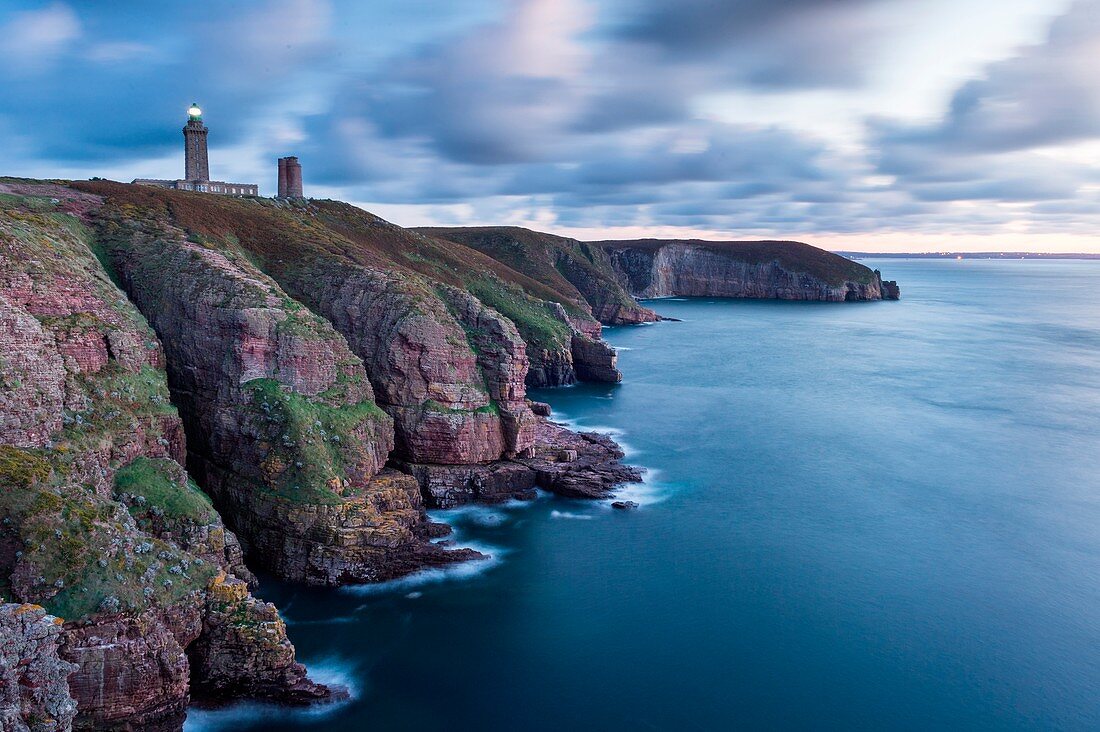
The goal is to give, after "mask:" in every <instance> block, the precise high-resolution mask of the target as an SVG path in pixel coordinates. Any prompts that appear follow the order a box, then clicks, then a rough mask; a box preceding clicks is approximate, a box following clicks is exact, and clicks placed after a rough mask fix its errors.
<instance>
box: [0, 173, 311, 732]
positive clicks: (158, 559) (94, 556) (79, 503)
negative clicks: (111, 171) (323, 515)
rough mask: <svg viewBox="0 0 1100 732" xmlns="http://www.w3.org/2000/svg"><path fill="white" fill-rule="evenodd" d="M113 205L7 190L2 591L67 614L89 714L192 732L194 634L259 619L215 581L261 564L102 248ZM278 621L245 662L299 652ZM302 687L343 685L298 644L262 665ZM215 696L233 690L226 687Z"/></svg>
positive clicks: (62, 191) (77, 693)
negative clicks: (196, 453) (225, 596)
mask: <svg viewBox="0 0 1100 732" xmlns="http://www.w3.org/2000/svg"><path fill="white" fill-rule="evenodd" d="M97 203H98V202H97V201H96V200H95V199H93V198H91V197H88V196H85V195H83V194H80V193H77V192H75V191H72V190H70V189H67V188H62V187H60V186H53V185H31V184H27V185H16V184H11V183H8V184H4V185H3V190H2V191H0V344H2V346H3V348H2V353H0V385H2V387H3V388H2V389H0V514H2V516H3V519H2V522H0V597H5V598H8V599H10V600H14V601H18V602H22V603H34V604H37V605H41V606H43V607H44V608H45V610H46V611H48V612H50V613H52V614H54V615H56V616H58V617H59V618H63V620H60V619H59V620H58V621H56V623H57V624H58V625H57V627H58V635H57V638H56V641H57V646H58V649H59V650H58V654H59V657H60V658H62V659H64V660H65V662H66V663H71V664H72V667H71V670H72V674H71V676H70V677H69V690H70V694H71V698H72V699H74V700H75V702H76V716H75V720H74V725H75V727H77V728H95V729H115V728H118V729H122V728H126V729H132V728H135V726H138V727H141V728H143V729H155V728H157V727H159V726H161V725H166V727H165V728H171V729H175V728H178V726H179V722H180V720H181V719H182V714H183V712H184V709H185V708H186V706H187V703H188V700H189V698H190V663H189V660H188V657H187V649H188V647H189V646H191V645H192V644H193V643H194V642H195V641H196V640H197V639H199V638H203V637H205V638H206V639H207V641H208V642H210V643H217V642H219V638H218V637H217V636H218V634H225V633H232V632H236V629H237V627H238V626H240V625H242V624H243V625H244V626H247V625H249V624H250V623H251V622H252V619H251V616H250V612H248V611H246V612H242V613H240V614H239V615H236V616H235V617H234V618H233V620H232V622H231V623H229V624H223V625H221V626H218V627H213V626H211V627H209V628H207V627H204V619H205V618H206V617H207V616H208V615H209V613H208V611H207V609H206V607H207V598H208V596H209V594H210V592H211V587H212V583H213V581H214V580H215V579H216V577H218V576H221V575H223V574H225V573H227V572H234V571H240V572H242V573H243V574H245V575H246V576H249V575H247V571H246V570H243V567H242V565H241V563H240V559H241V554H240V550H239V547H238V544H237V541H236V538H235V537H234V536H233V535H232V534H231V533H230V532H228V531H227V530H226V529H225V527H224V526H223V525H222V523H221V519H220V518H219V517H218V515H217V514H216V513H215V512H214V510H213V509H212V508H211V506H210V501H209V499H208V498H207V497H206V496H205V495H203V494H202V493H201V492H200V491H199V490H198V488H196V487H195V486H194V484H193V483H190V482H189V481H188V480H187V477H186V474H185V472H184V470H183V468H182V467H181V465H180V463H181V462H182V460H183V459H184V455H185V452H186V445H185V437H184V430H183V428H182V424H181V420H180V417H179V414H178V413H177V411H176V408H175V407H174V406H173V404H172V403H171V401H170V399H169V391H168V388H167V383H166V377H165V372H164V363H165V353H164V351H163V349H162V347H161V344H160V343H159V341H158V340H157V337H156V335H155V334H154V332H153V330H152V329H151V328H150V327H149V326H148V325H147V324H146V323H145V321H144V320H143V318H142V317H141V315H140V314H139V313H138V312H137V310H136V309H135V308H134V307H133V306H132V305H131V304H130V302H129V301H128V300H127V299H126V297H125V295H124V294H123V293H122V292H121V291H120V290H119V289H118V288H117V287H116V286H115V285H114V284H113V283H112V282H111V280H110V279H109V277H108V275H107V273H106V271H105V270H104V269H103V267H102V266H101V264H100V262H99V261H98V260H97V259H96V257H95V256H94V255H93V253H92V250H91V247H90V246H89V244H90V243H92V242H93V236H92V233H91V231H90V230H89V229H88V228H87V227H86V226H85V225H84V224H83V223H82V222H81V219H80V216H82V215H84V214H85V213H86V212H87V211H88V210H89V209H90V208H91V207H94V206H95V205H97ZM225 576H229V575H225ZM24 607H26V606H24ZM51 622H52V621H51ZM23 630H24V631H25V630H26V629H25V628H24V629H23ZM273 631H274V632H272V633H269V634H267V635H265V636H263V637H254V638H253V639H252V643H251V644H250V645H242V646H241V663H242V665H243V666H244V667H247V666H248V665H249V663H250V659H251V658H252V657H253V656H255V657H263V656H264V655H265V654H267V653H268V650H267V649H268V648H269V647H270V646H271V645H272V644H275V645H279V646H281V647H288V648H289V642H288V641H287V639H286V636H285V633H283V632H282V631H281V629H280V628H278V627H276V628H274V629H273ZM25 635H26V634H25V633H24V636H25ZM52 643H53V641H52V640H51V641H50V644H49V645H50V648H45V647H43V648H42V649H41V650H42V653H43V654H45V656H44V659H45V660H43V662H42V671H43V673H45V672H46V671H47V670H48V669H49V668H50V667H51V664H52V663H53V662H52V661H50V660H49V658H50V655H49V654H50V653H52V650H51V649H52ZM5 648H7V645H6V644H5ZM57 668H59V669H65V668H70V667H69V666H67V665H65V664H60V665H57ZM42 683H43V684H45V683H46V682H45V681H43V682H42ZM300 688H304V689H310V690H312V693H313V694H314V695H315V696H319V697H324V696H327V695H328V694H329V691H328V690H327V689H326V688H325V687H323V686H319V685H317V684H313V683H312V682H310V681H308V679H307V678H306V676H305V670H304V669H303V668H302V667H301V666H300V665H297V664H294V663H293V654H292V653H291V654H290V658H289V661H288V663H286V664H284V665H283V666H282V667H281V668H275V667H274V666H273V665H270V664H269V665H267V666H262V665H260V666H258V667H257V673H256V683H255V685H254V686H253V687H252V689H251V691H254V692H256V693H255V695H258V696H268V697H274V698H283V697H284V696H287V697H288V698H293V695H294V694H295V693H297V690H298V689H300ZM210 693H211V694H213V695H218V696H222V695H223V693H222V689H221V688H220V687H219V686H218V685H217V684H215V685H214V686H213V687H212V688H211V689H210ZM233 693H234V690H233V689H231V688H230V689H225V690H224V695H232V694H233ZM55 697H56V695H55V694H53V692H49V691H48V690H46V689H45V688H43V690H42V696H41V698H38V697H37V696H36V697H34V698H32V699H30V700H29V701H25V702H24V712H27V713H29V714H32V715H33V714H37V712H35V711H34V710H35V709H37V707H36V706H35V705H46V706H48V707H50V708H51V709H53V710H54V711H53V712H50V714H52V715H53V718H54V719H59V718H61V717H60V715H61V711H62V710H61V706H63V705H61V702H57V703H54V702H53V701H50V698H55ZM28 705H29V706H28ZM59 705H61V706H59ZM28 710H30V711H29V712H28ZM24 718H28V717H27V715H26V714H24ZM34 718H35V719H38V717H37V716H36V717H34ZM36 724H37V722H36ZM45 728H48V727H45ZM58 728H59V729H64V728H67V725H66V724H65V723H63V722H62V723H60V726H59V727H58Z"/></svg>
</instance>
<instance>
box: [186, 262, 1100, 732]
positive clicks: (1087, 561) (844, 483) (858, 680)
mask: <svg viewBox="0 0 1100 732" xmlns="http://www.w3.org/2000/svg"><path fill="white" fill-rule="evenodd" d="M865 263H866V264H868V265H869V266H871V267H877V268H880V269H881V270H882V272H883V276H884V277H886V278H888V279H896V280H897V281H898V282H899V284H900V286H901V291H902V299H901V300H900V301H898V302H868V303H803V302H779V301H749V300H717V299H682V298H666V299H659V300H652V301H649V302H648V305H649V306H650V307H652V308H654V309H655V310H656V311H657V312H659V313H661V314H662V315H665V316H667V317H669V318H675V319H676V320H675V321H671V320H670V321H665V322H661V323H656V324H651V325H645V326H631V327H618V328H608V329H606V332H605V333H606V338H607V340H608V341H609V342H610V343H611V344H613V345H614V346H616V347H617V349H618V351H619V364H620V368H621V370H622V372H623V376H624V378H623V383H622V384H620V385H604V384H583V385H578V386H573V387H567V388H561V389H551V390H539V391H537V392H535V393H533V394H532V395H531V396H532V397H533V398H536V399H540V400H544V401H547V402H549V403H550V404H551V405H552V406H553V408H554V414H555V418H556V419H558V420H561V421H564V422H566V423H568V424H570V425H573V426H574V427H576V428H577V429H583V430H594V431H598V432H603V433H607V434H610V435H612V436H613V437H614V438H615V439H616V440H618V441H619V442H620V443H621V444H622V446H623V448H624V449H625V451H626V453H627V460H628V461H629V462H631V463H633V464H636V465H640V466H643V467H644V468H646V469H647V474H646V479H645V482H644V483H641V484H638V485H633V486H628V487H626V488H624V490H623V491H622V493H621V497H622V498H624V499H627V500H632V501H635V502H636V503H638V504H639V506H638V508H637V509H635V510H627V511H622V510H615V509H613V508H611V506H610V503H609V502H606V501H605V502H584V501H574V500H565V499H561V498H557V497H554V496H551V495H540V496H539V497H538V498H537V499H536V500H534V501H530V502H523V503H521V502H514V503H509V504H505V505H499V506H474V507H464V508H460V509H455V510H450V511H439V512H435V514H434V515H435V516H436V517H437V518H438V519H440V520H444V521H447V522H449V523H451V524H452V525H454V527H455V537H454V538H455V540H456V541H457V542H458V543H459V544H461V545H464V546H472V547H475V548H477V549H479V550H481V551H483V552H485V553H486V554H488V555H490V556H491V558H490V559H488V560H485V561H483V562H476V563H470V564H465V565H461V566H459V567H456V568H453V569H449V570H446V571H440V570H435V571H428V572H424V573H422V574H419V575H414V576H412V577H409V578H406V579H403V580H400V581H396V582H390V583H387V584H384V585H378V586H367V587H352V588H342V589H332V590H323V589H313V588H303V587H297V586H293V585H287V584H283V583H279V582H277V581H275V580H273V579H265V580H263V582H262V585H261V589H260V591H259V594H260V595H261V596H262V597H263V598H264V599H267V600H271V601H274V602H276V603H277V604H278V606H279V607H280V609H281V611H282V613H283V616H284V617H285V619H286V621H287V623H288V629H289V633H290V637H291V639H292V640H293V641H294V643H295V645H296V646H297V649H298V655H299V659H300V660H302V661H303V662H304V663H305V664H306V665H307V666H308V667H309V669H310V671H311V673H312V674H313V675H314V677H315V678H318V679H321V680H325V681H329V682H333V683H339V684H344V685H346V686H347V687H348V688H349V689H350V690H351V699H350V700H349V701H346V702H343V703H339V704H333V705H328V706H323V707H319V708H312V709H308V710H291V709H286V708H280V707H274V706H268V705H262V704H241V705H235V706H231V707H228V708H224V709H219V710H197V709H193V710H192V711H191V713H190V714H189V717H188V720H187V727H186V729H187V730H188V732H200V731H201V732H206V731H208V730H233V731H234V732H244V731H245V730H261V729H262V730H269V731H270V730H288V731H289V730H329V729H339V730H525V731H538V730H570V731H572V732H579V731H581V730H676V731H681V730H730V729H766V730H775V729H792V730H833V729H835V730H1052V729H1058V730H1097V729H1100V262H1096V261H1065V260H1059V261H1037V260H1028V261H1016V260H1014V261H1001V260H926V259H912V260H897V259H890V260H885V259H884V260H881V261H874V260H869V261H866V262H865Z"/></svg>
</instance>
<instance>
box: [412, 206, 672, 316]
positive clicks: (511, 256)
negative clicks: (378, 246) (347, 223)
mask: <svg viewBox="0 0 1100 732" xmlns="http://www.w3.org/2000/svg"><path fill="white" fill-rule="evenodd" d="M416 231H420V232H422V233H425V234H428V235H430V236H436V237H440V238H442V239H447V240H448V241H453V242H456V243H459V244H464V245H466V246H468V247H472V248H473V249H476V250H478V251H479V252H482V253H484V254H486V255H488V256H490V257H492V258H494V259H496V260H498V261H500V262H502V263H503V264H506V265H508V266H509V267H511V268H512V269H514V270H516V271H517V272H522V273H523V274H525V275H527V276H528V277H530V278H531V279H533V280H536V281H537V282H539V283H541V284H542V285H545V286H546V287H548V288H550V289H551V290H552V291H553V292H554V293H555V294H556V295H557V297H556V298H555V299H556V301H558V302H562V303H569V304H571V305H575V306H576V308H575V310H576V311H577V312H578V313H580V314H581V315H582V317H583V316H585V315H587V316H591V317H592V318H595V319H596V320H598V321H599V322H601V323H603V324H604V325H630V324H634V323H650V322H654V321H656V320H659V317H658V316H657V314H656V313H654V312H653V311H652V310H650V309H649V308H645V307H642V306H641V305H639V304H638V303H637V302H636V301H635V300H634V298H633V297H631V296H630V294H629V293H627V292H626V291H625V290H624V289H623V288H622V286H621V284H620V283H619V281H618V279H617V278H616V276H615V272H614V270H613V268H612V265H611V260H610V258H609V257H608V255H607V252H605V251H604V250H603V249H602V248H600V247H594V246H591V245H589V244H586V243H584V242H580V241H577V240H576V239H568V238H566V237H562V236H555V235H554V234H545V233H542V232H538V231H531V230H530V229H523V228H520V227H518V226H472V227H458V228H422V229H416Z"/></svg>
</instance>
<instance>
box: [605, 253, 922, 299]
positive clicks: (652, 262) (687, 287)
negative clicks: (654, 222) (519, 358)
mask: <svg viewBox="0 0 1100 732" xmlns="http://www.w3.org/2000/svg"><path fill="white" fill-rule="evenodd" d="M595 245H597V246H599V247H601V248H602V249H604V250H605V251H606V252H607V253H608V255H609V257H610V259H611V263H612V266H613V267H614V269H615V272H616V274H617V275H618V277H619V279H620V281H621V282H622V283H623V284H624V286H625V287H627V289H629V290H630V292H631V293H632V294H633V295H635V296H636V297H666V296H670V295H678V296H682V297H731V298H758V299H778V300H822V301H830V302H844V301H853V300H882V299H893V300H896V299H898V297H900V290H899V288H898V287H897V283H895V282H886V283H884V282H883V281H882V278H881V275H880V274H879V273H878V272H877V271H874V270H871V269H868V268H867V267H864V266H863V265H861V264H858V263H856V262H853V261H851V260H848V259H845V258H844V257H841V256H839V255H836V254H832V253H830V252H826V251H824V250H821V249H817V248H816V247H811V246H809V245H808V244H801V243H798V242H703V241H661V240H643V241H633V242H629V241H621V242H620V241H605V242H595Z"/></svg>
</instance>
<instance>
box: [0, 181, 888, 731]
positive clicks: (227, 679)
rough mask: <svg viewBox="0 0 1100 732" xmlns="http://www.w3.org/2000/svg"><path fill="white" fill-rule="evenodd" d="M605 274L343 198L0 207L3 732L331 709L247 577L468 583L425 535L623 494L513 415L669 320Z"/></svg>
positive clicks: (545, 426)
mask: <svg viewBox="0 0 1100 732" xmlns="http://www.w3.org/2000/svg"><path fill="white" fill-rule="evenodd" d="M440 237H444V238H440ZM464 242H465V243H464ZM802 246H804V245H802ZM811 249H812V248H811ZM815 251H820V250H815ZM814 256H818V255H816V254H815V255H814ZM830 256H831V255H830ZM617 257H618V255H617V254H616V250H615V248H614V247H610V246H608V245H606V244H586V243H582V242H577V241H575V240H570V239H564V238H561V237H553V236H551V235H544V234H538V233H537V232H529V231H527V230H522V229H514V228H505V229H503V230H498V229H484V230H476V231H473V232H472V233H471V232H467V231H465V230H446V231H433V230H422V231H412V230H407V229H402V228H401V227H398V226H395V225H393V224H390V223H389V222H386V221H383V220H382V219H379V218H377V217H374V216H372V215H370V214H368V213H366V212H364V211H362V210H360V209H357V208H354V207H352V206H348V205H346V204H342V203H339V202H335V201H304V200H296V201H289V200H270V199H254V198H253V199H249V198H231V197H218V196H204V195H202V194H194V193H188V192H181V191H170V190H163V189H156V188H149V187H137V186H127V185H122V184H117V183H111V182H106V181H87V182H79V183H72V184H67V183H63V182H46V181H17V180H12V179H4V180H0V348H2V350H0V387H2V389H0V514H2V521H0V649H2V653H0V662H2V663H0V722H2V723H3V726H4V729H5V730H7V729H13V730H33V731H34V732H39V731H45V730H67V729H103V730H132V729H150V730H178V729H179V727H180V724H181V722H182V719H183V717H184V715H185V714H186V709H187V707H188V705H189V704H191V703H193V702H194V703H202V704H223V703H226V702H231V701H235V700H240V699H258V700H264V701H269V702H276V703H282V704H292V705H301V704H313V703H318V702H329V701H334V700H337V699H339V698H341V696H342V694H343V693H344V692H343V691H342V690H340V689H335V688H329V687H327V686H325V685H323V684H320V683H317V682H316V681H314V680H311V679H310V678H309V675H308V673H307V671H306V669H305V668H304V667H303V666H302V665H301V664H300V663H298V662H297V660H296V658H295V651H294V647H293V645H292V643H291V642H290V640H289V638H288V636H287V631H286V625H285V623H284V622H283V620H282V619H281V618H280V616H279V612H278V609H277V608H276V607H275V606H274V605H272V604H270V603H267V602H264V601H263V600H261V599H259V598H257V597H256V596H255V595H254V594H253V591H255V590H257V589H258V588H257V586H256V580H255V577H254V575H253V574H252V571H251V570H250V569H249V568H250V567H252V568H256V569H260V568H262V569H264V570H266V571H268V572H270V573H272V574H273V575H274V576H276V577H278V578H280V579H282V580H286V581H289V582H295V583H299V584H302V585H311V586H330V587H331V586H340V585H347V584H357V583H372V582H382V581H387V580H392V579H395V578H399V577H403V576H406V575H409V574H412V573H415V572H417V571H420V570H423V569H429V568H436V567H443V566H447V565H451V564H454V563H458V562H465V561H473V560H478V559H481V558H484V555H482V554H480V553H479V552H477V551H475V550H473V549H469V548H462V547H460V546H454V545H453V544H452V543H451V542H440V541H438V540H439V539H440V538H443V537H445V536H447V535H448V533H449V532H450V528H449V527H448V526H446V525H443V524H440V523H436V522H433V521H432V520H431V519H430V518H429V516H428V513H427V511H428V510H429V509H435V508H451V507H454V506H458V505H462V504H466V503H473V502H477V503H498V502H501V501H506V500H510V499H517V498H518V499H530V498H533V497H534V496H535V493H536V490H537V489H541V490H545V491H547V492H550V493H554V494H556V495H560V496H564V497H568V498H580V499H593V500H604V499H609V498H612V497H613V496H614V493H615V491H616V489H617V487H618V486H620V485H623V484H626V483H632V482H638V481H640V480H641V479H642V473H641V471H640V470H638V469H637V468H634V467H632V466H629V465H626V464H624V463H623V457H624V455H623V451H622V450H621V449H620V448H619V446H618V445H617V444H616V443H615V442H614V440H612V439H610V438H609V437H607V436H604V435H599V434H596V433H586V432H576V431H573V430H571V429H569V428H568V427H567V426H565V425H563V424H559V423H557V422H555V421H554V420H553V418H552V415H551V413H550V408H549V407H548V406H547V405H545V404H542V403H539V402H532V401H530V400H529V399H527V392H526V390H527V388H529V387H532V386H556V385H564V384H571V383H574V382H575V381H577V380H582V381H595V382H604V383H617V382H618V381H620V380H621V379H622V374H621V373H620V372H619V370H618V367H617V357H616V354H615V351H614V349H613V348H611V347H610V346H609V345H608V344H607V343H606V342H604V341H603V339H602V332H601V331H602V326H603V324H627V323H645V322H653V321H655V320H659V319H660V317H659V316H658V315H657V314H656V313H654V312H653V311H651V310H649V309H648V308H645V307H644V306H642V305H640V304H638V303H637V302H636V300H635V299H634V298H633V297H632V294H631V292H632V291H633V290H635V289H638V288H637V287H635V286H634V284H636V283H634V284H632V283H633V280H631V276H632V275H631V274H630V273H629V272H625V271H624V270H623V267H622V265H621V262H620V263H619V264H616V262H617V261H618V260H617ZM812 259H813V257H807V261H810V260H812ZM776 261H778V260H776ZM825 261H826V263H827V264H828V263H832V265H836V263H835V262H833V260H832V259H829V258H828V257H826V258H825ZM843 261H844V262H847V260H843ZM685 266H686V265H685ZM767 266H768V267H773V270H769V271H772V273H773V275H774V266H779V265H778V264H774V265H767ZM815 266H816V265H815ZM843 266H844V267H847V266H848V265H847V264H845V265H843ZM859 267H862V265H859ZM865 269H866V268H862V269H852V270H850V271H851V272H852V273H854V274H853V275H852V276H853V277H857V278H863V279H865V280H867V282H870V283H871V284H870V285H868V287H873V286H875V282H879V281H880V278H879V280H876V279H874V278H877V273H875V275H874V277H871V275H868V274H867V273H865V272H863V270H865ZM761 271H763V270H761ZM784 271H787V270H784ZM845 271H848V270H845ZM867 272H870V270H867ZM712 274H713V273H712ZM663 276H665V275H662V277H663ZM685 276H686V275H685ZM723 276H724V275H723ZM805 276H806V277H809V278H810V280H813V277H811V276H810V275H805ZM823 276H824V275H823ZM868 278H870V279H868ZM688 279H690V277H689V278H688ZM773 279H774V277H773ZM810 280H806V282H810ZM800 281H801V280H800ZM731 282H732V280H731ZM814 282H816V283H817V284H813V283H811V284H809V285H807V286H808V287H811V289H812V288H815V287H816V288H818V290H816V291H817V292H819V293H824V294H825V295H827V297H824V298H823V299H837V297H838V296H837V294H836V293H834V291H833V290H832V289H829V287H825V286H824V285H821V284H820V281H817V280H814ZM887 284H888V283H881V288H886V287H887ZM731 286H732V285H731ZM821 287H825V290H821ZM830 287H831V286H830ZM844 287H847V285H845V286H844ZM641 289H642V290H645V289H646V288H645V287H642V288H641ZM884 291H885V290H881V289H880V290H878V291H876V293H872V292H871V290H870V289H868V290H866V291H862V290H859V291H856V292H857V295H860V297H856V298H854V299H861V297H862V296H863V295H866V296H867V297H870V296H871V295H872V294H878V295H879V296H882V293H883V292H884ZM753 292H755V290H754V291H753ZM769 292H770V291H769ZM784 292H785V291H784ZM847 292H852V290H851V289H850V288H849V289H848V290H847ZM772 294H773V295H774V293H772ZM740 296H744V295H740ZM761 296H769V295H766V294H765V295H761ZM841 299H853V298H849V297H847V296H845V297H843V298H841ZM613 505H614V506H615V507H616V508H631V507H632V505H633V504H631V503H630V502H629V501H619V502H616V503H614V504H613ZM3 601H7V602H3ZM4 654H6V655H4Z"/></svg>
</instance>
